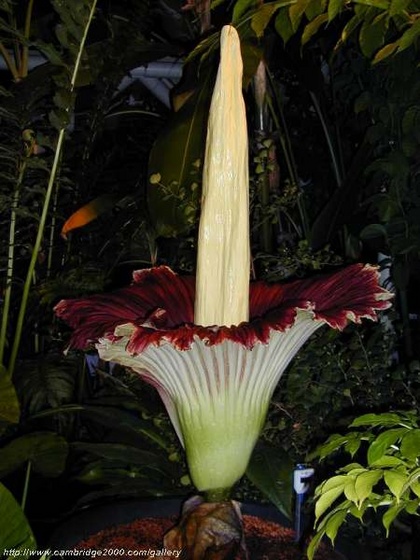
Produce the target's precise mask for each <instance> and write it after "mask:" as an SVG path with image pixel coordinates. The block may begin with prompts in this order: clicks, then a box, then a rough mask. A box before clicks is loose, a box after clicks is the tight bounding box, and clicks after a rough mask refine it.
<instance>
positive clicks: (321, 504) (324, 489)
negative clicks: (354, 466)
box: [315, 475, 347, 518]
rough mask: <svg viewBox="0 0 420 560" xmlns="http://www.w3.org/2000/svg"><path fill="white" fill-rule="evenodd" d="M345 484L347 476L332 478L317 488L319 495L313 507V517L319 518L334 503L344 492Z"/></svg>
mask: <svg viewBox="0 0 420 560" xmlns="http://www.w3.org/2000/svg"><path fill="white" fill-rule="evenodd" d="M346 483H347V476H345V475H337V476H333V477H332V478H330V479H329V480H327V481H326V482H324V483H323V484H322V485H321V486H319V487H318V488H317V494H318V495H319V497H318V499H317V502H316V505H315V515H316V517H317V518H319V517H321V515H323V513H324V512H325V511H327V509H328V508H329V507H330V506H331V505H332V504H333V503H334V502H335V500H336V499H337V498H338V497H339V496H340V495H341V494H342V493H343V492H344V488H345V486H346Z"/></svg>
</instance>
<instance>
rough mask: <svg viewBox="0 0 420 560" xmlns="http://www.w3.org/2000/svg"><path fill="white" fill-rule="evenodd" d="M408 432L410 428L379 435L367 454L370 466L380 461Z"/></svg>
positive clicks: (397, 429) (396, 429)
mask: <svg viewBox="0 0 420 560" xmlns="http://www.w3.org/2000/svg"><path fill="white" fill-rule="evenodd" d="M407 430H408V428H393V429H391V430H386V431H385V432H382V433H381V434H379V436H378V437H377V438H376V439H375V440H374V441H373V442H372V443H371V444H370V446H369V449H368V453H367V460H368V464H369V465H371V464H372V463H374V462H375V461H377V460H378V459H380V458H381V457H382V456H383V455H384V454H385V453H386V451H387V450H389V449H390V447H391V446H392V445H394V444H395V443H396V442H397V441H398V440H399V439H400V438H401V437H402V436H403V435H404V434H406V433H407Z"/></svg>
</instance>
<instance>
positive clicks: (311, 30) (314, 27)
mask: <svg viewBox="0 0 420 560" xmlns="http://www.w3.org/2000/svg"><path fill="white" fill-rule="evenodd" d="M327 21H328V15H327V14H320V15H319V16H317V17H316V18H315V19H313V20H312V21H311V22H310V23H308V25H306V26H305V29H304V31H303V33H302V45H305V44H306V43H307V42H308V41H309V40H310V39H312V37H313V36H314V35H315V34H316V33H317V31H318V30H319V28H320V27H321V26H322V25H323V24H324V23H326V22H327Z"/></svg>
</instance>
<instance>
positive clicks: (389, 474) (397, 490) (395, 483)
mask: <svg viewBox="0 0 420 560" xmlns="http://www.w3.org/2000/svg"><path fill="white" fill-rule="evenodd" d="M384 481H385V484H386V485H387V486H388V488H389V489H390V490H391V492H392V493H393V494H394V496H395V497H396V498H397V500H398V499H399V498H401V495H402V493H403V491H404V485H405V483H406V481H407V477H406V476H405V475H404V474H403V473H401V472H399V471H397V470H392V471H386V472H385V473H384Z"/></svg>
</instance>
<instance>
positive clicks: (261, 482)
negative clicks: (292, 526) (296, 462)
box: [246, 443, 293, 519]
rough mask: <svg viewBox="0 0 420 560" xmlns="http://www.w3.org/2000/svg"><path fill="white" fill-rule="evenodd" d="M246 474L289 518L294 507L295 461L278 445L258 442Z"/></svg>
mask: <svg viewBox="0 0 420 560" xmlns="http://www.w3.org/2000/svg"><path fill="white" fill-rule="evenodd" d="M246 476H247V477H248V478H249V479H250V481H251V482H252V483H253V484H255V486H256V487H257V488H258V489H259V490H260V491H261V492H262V493H263V494H264V495H265V496H266V497H267V498H268V499H269V500H270V501H271V502H272V503H273V504H274V505H275V506H276V507H277V508H278V509H279V510H280V511H281V512H282V513H284V514H285V515H286V516H287V517H288V518H289V519H290V518H291V507H292V477H293V463H292V461H291V459H290V457H289V455H288V454H287V453H285V452H284V451H283V450H282V449H279V448H278V447H274V446H269V445H267V444H263V443H259V444H257V446H256V448H255V449H254V452H253V454H252V456H251V460H250V462H249V464H248V467H247V470H246Z"/></svg>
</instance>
